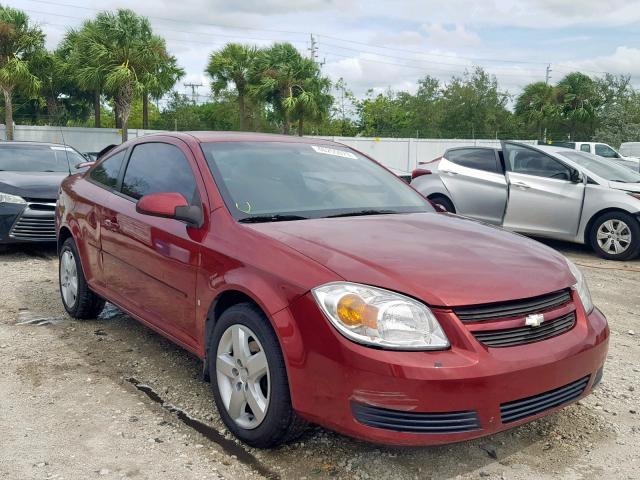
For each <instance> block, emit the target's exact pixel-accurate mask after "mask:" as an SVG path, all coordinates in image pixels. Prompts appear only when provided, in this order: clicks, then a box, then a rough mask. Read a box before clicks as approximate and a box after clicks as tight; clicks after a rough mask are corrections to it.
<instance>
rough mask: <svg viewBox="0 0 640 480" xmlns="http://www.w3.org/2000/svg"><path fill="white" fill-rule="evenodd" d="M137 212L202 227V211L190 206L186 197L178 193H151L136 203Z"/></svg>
mask: <svg viewBox="0 0 640 480" xmlns="http://www.w3.org/2000/svg"><path fill="white" fill-rule="evenodd" d="M136 211H137V212H138V213H141V214H143V215H150V216H153V217H163V218H173V219H175V220H180V221H182V222H185V223H186V224H187V225H189V226H191V227H196V228H199V227H201V226H202V222H203V218H202V209H201V208H200V207H198V206H195V205H189V202H188V201H187V199H186V198H184V195H182V194H181V193H177V192H161V193H150V194H148V195H145V196H144V197H142V198H141V199H140V200H138V203H136Z"/></svg>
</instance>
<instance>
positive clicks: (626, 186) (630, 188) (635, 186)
mask: <svg viewBox="0 0 640 480" xmlns="http://www.w3.org/2000/svg"><path fill="white" fill-rule="evenodd" d="M609 187H611V188H615V189H616V190H624V191H626V192H640V183H624V182H609Z"/></svg>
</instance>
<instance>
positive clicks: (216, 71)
mask: <svg viewBox="0 0 640 480" xmlns="http://www.w3.org/2000/svg"><path fill="white" fill-rule="evenodd" d="M257 54H258V49H257V48H256V47H253V46H248V45H241V44H238V43H228V44H226V45H225V46H224V47H223V48H222V50H219V51H217V52H213V53H212V54H211V55H210V56H209V63H208V64H207V68H206V72H207V73H208V74H209V76H210V77H211V81H212V83H211V89H212V90H213V93H214V94H215V95H219V94H220V93H221V92H222V91H223V90H226V89H228V88H229V86H230V85H231V84H233V87H234V88H235V91H236V94H237V102H238V111H239V115H240V130H247V128H248V126H249V122H248V112H247V101H248V95H249V78H250V77H249V74H250V73H249V72H250V70H251V68H252V67H253V65H254V62H255V60H256V56H257Z"/></svg>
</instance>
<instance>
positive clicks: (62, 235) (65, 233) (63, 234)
mask: <svg viewBox="0 0 640 480" xmlns="http://www.w3.org/2000/svg"><path fill="white" fill-rule="evenodd" d="M72 237H73V235H72V234H71V230H70V229H69V227H67V226H66V225H65V226H62V227H60V230H58V239H57V251H58V255H59V254H60V250H61V249H62V245H63V244H64V242H65V241H66V240H67V238H72Z"/></svg>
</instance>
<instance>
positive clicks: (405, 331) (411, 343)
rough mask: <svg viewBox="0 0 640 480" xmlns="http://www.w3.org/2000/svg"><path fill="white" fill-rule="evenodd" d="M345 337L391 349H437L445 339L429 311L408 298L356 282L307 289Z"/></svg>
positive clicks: (446, 343) (443, 346)
mask: <svg viewBox="0 0 640 480" xmlns="http://www.w3.org/2000/svg"><path fill="white" fill-rule="evenodd" d="M311 291H312V293H313V296H314V297H315V299H316V302H318V305H319V306H320V308H321V309H322V311H323V312H324V313H325V315H326V316H327V318H328V319H329V320H330V321H331V323H332V324H333V325H334V326H335V327H336V328H337V329H338V331H339V332H340V333H342V334H343V335H344V336H345V337H347V338H348V339H350V340H353V341H355V342H358V343H362V344H365V345H374V346H378V347H383V348H389V349H394V350H441V349H444V348H448V347H449V340H448V339H447V336H446V335H445V333H444V332H443V331H442V327H441V326H440V324H439V323H438V320H436V317H435V316H434V315H433V312H431V310H429V308H428V307H427V306H426V305H424V304H422V303H420V302H418V301H416V300H414V299H412V298H409V297H405V296H404V295H400V294H398V293H394V292H390V291H389V290H383V289H381V288H376V287H370V286H367V285H360V284H357V283H348V282H335V283H328V284H326V285H322V286H320V287H316V288H314V289H312V290H311Z"/></svg>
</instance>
